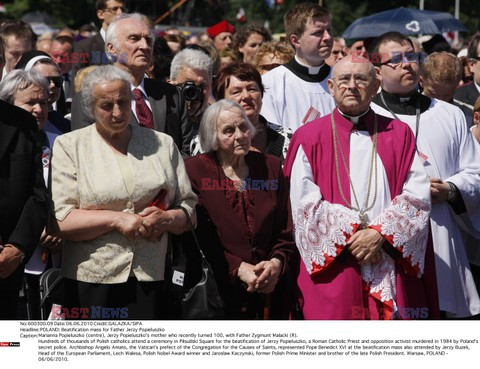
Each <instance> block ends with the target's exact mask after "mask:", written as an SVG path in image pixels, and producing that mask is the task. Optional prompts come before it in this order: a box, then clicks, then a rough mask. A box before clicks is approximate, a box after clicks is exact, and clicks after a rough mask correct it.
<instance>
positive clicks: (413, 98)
mask: <svg viewBox="0 0 480 369" xmlns="http://www.w3.org/2000/svg"><path fill="white" fill-rule="evenodd" d="M380 94H383V97H384V99H385V102H386V104H387V106H386V105H385V104H384V103H383V101H382V99H381V96H380ZM417 101H419V103H420V113H424V112H425V111H427V110H428V108H429V107H430V104H431V102H432V99H430V98H429V97H428V96H425V95H422V94H420V93H419V92H418V91H415V92H414V93H413V94H412V95H410V96H399V95H397V94H392V93H390V92H387V91H385V90H381V92H380V93H378V94H377V95H375V97H374V98H373V99H372V102H374V103H375V104H377V105H379V106H381V107H382V108H384V109H386V110H390V111H392V112H394V113H395V114H400V115H415V114H416V108H417Z"/></svg>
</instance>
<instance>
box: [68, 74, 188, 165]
mask: <svg viewBox="0 0 480 369" xmlns="http://www.w3.org/2000/svg"><path fill="white" fill-rule="evenodd" d="M144 88H145V92H146V93H147V96H148V101H149V102H150V106H151V107H152V113H153V120H154V126H155V130H156V131H158V132H163V133H166V134H167V135H169V136H171V137H172V138H173V141H174V142H175V144H176V145H177V147H178V149H179V150H180V152H181V153H182V156H184V157H186V156H189V155H190V141H192V138H193V126H192V123H191V122H190V119H189V117H188V111H187V107H186V104H185V99H184V98H183V95H182V94H181V93H180V90H179V89H178V88H177V87H176V86H173V85H171V84H169V83H166V82H162V81H157V80H154V79H150V78H145V79H144ZM82 100H83V98H82V94H81V92H79V93H77V94H75V96H74V97H73V101H72V120H71V123H72V131H73V130H75V129H79V128H83V127H86V126H87V125H89V124H92V123H93V121H92V120H89V119H88V118H87V116H86V114H85V112H84V110H83V108H82V105H83V103H82ZM130 124H134V125H138V121H137V118H136V117H135V115H134V114H132V117H131V120H130Z"/></svg>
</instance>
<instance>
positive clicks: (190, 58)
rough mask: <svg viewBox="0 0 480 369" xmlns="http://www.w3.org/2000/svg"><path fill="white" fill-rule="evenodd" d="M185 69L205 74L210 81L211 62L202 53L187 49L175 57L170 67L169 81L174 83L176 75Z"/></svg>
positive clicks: (211, 73)
mask: <svg viewBox="0 0 480 369" xmlns="http://www.w3.org/2000/svg"><path fill="white" fill-rule="evenodd" d="M185 68H190V69H196V70H199V71H203V72H206V73H207V75H208V78H209V80H210V81H211V80H212V75H213V61H212V59H211V58H210V56H208V55H207V54H205V53H204V52H203V51H200V50H194V49H188V48H187V49H183V50H182V51H180V52H179V53H178V54H177V55H175V57H174V58H173V60H172V64H171V65H170V79H171V80H172V81H176V80H177V78H178V75H179V74H180V73H181V71H182V70H183V69H185Z"/></svg>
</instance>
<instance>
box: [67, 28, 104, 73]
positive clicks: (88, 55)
mask: <svg viewBox="0 0 480 369" xmlns="http://www.w3.org/2000/svg"><path fill="white" fill-rule="evenodd" d="M73 51H74V52H75V54H74V55H75V56H76V57H78V59H79V60H78V62H77V63H74V64H73V73H72V78H74V77H75V75H76V74H77V71H78V70H79V69H81V68H85V67H88V66H89V65H101V64H109V62H108V58H106V54H105V41H103V38H102V35H101V34H100V32H99V33H97V34H96V35H94V36H92V37H90V38H86V39H84V40H81V41H79V42H77V43H75V47H74V50H73ZM92 52H93V53H92Z"/></svg>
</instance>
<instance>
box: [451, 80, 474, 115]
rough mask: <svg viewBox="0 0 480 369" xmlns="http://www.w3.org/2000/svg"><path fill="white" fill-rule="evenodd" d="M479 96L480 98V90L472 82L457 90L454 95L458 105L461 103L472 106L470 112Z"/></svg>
mask: <svg viewBox="0 0 480 369" xmlns="http://www.w3.org/2000/svg"><path fill="white" fill-rule="evenodd" d="M479 96H480V93H479V92H478V89H477V87H476V86H475V83H474V82H470V83H467V84H466V85H464V86H462V87H460V88H457V89H456V90H455V92H454V93H453V100H454V102H456V103H457V104H458V103H459V102H460V103H463V104H468V105H470V106H471V107H469V108H470V110H472V109H473V105H474V104H475V101H476V100H477V98H478V97H479ZM463 104H462V105H463Z"/></svg>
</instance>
